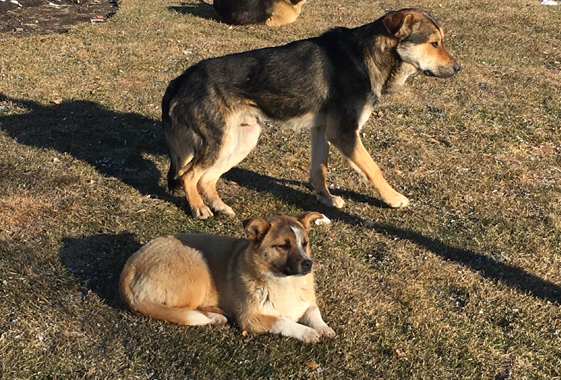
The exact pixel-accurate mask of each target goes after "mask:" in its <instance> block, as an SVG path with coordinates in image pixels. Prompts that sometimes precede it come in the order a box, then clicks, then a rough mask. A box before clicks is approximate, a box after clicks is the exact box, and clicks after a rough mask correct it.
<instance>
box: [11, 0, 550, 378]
mask: <svg viewBox="0 0 561 380" xmlns="http://www.w3.org/2000/svg"><path fill="white" fill-rule="evenodd" d="M411 5H414V4H412V3H408V2H404V1H397V0H396V1H382V2H371V1H366V0H347V1H346V2H344V3H341V2H338V1H334V0H325V1H324V2H321V4H320V2H318V1H309V2H308V3H307V4H306V5H305V6H304V10H303V13H302V15H301V18H300V19H299V20H298V21H297V22H296V23H295V24H293V25H289V26H286V27H281V28H277V29H270V28H266V27H261V26H251V27H232V28H230V27H229V26H227V25H224V24H220V23H217V22H216V21H215V20H213V19H212V9H211V8H210V5H208V4H199V3H193V4H190V5H184V6H183V7H182V6H181V4H179V3H174V2H172V1H170V0H156V1H138V0H125V1H124V2H123V3H122V4H121V8H120V10H119V12H118V13H117V14H116V15H115V16H114V17H113V18H112V19H110V21H109V22H107V23H105V24H102V25H95V26H92V25H81V26H78V27H76V28H74V29H73V30H71V31H70V32H69V33H67V34H65V35H49V36H36V37H27V38H22V39H4V40H0V51H2V54H1V55H0V94H2V96H3V97H2V98H0V127H1V128H2V130H1V131H0V152H2V153H1V160H0V194H1V195H0V274H1V277H2V279H1V283H0V297H1V302H0V315H2V318H0V374H1V375H0V376H1V377H2V378H5V379H15V378H18V379H19V378H22V379H27V378H39V379H55V378H56V379H61V378H87V379H119V378H122V379H129V378H139V379H156V378H157V379H172V378H173V379H179V378H189V379H233V378H239V379H241V378H275V379H285V378H317V379H320V378H326V379H346V378H359V379H370V378H387V379H404V378H411V379H459V378H461V379H523V378H526V379H555V378H557V379H558V378H560V376H561V350H560V348H559V347H561V334H560V333H559V330H560V328H561V326H560V320H561V306H560V303H561V274H560V273H561V250H560V248H559V247H560V244H561V191H560V190H561V169H560V167H561V158H560V157H561V130H560V118H561V98H560V92H561V84H560V83H561V82H560V79H561V73H560V70H561V31H560V29H559V26H558V25H559V20H560V16H561V13H560V10H559V9H558V7H547V6H543V5H540V2H539V1H538V0H536V1H532V2H528V1H522V0H511V1H508V2H498V1H491V0H486V1H484V0H475V1H470V2H461V1H455V0H454V1H453V0H449V1H448V0H444V1H432V0H426V1H424V2H422V3H419V4H417V5H421V6H423V7H425V8H428V9H430V10H431V11H432V12H433V13H434V14H435V15H436V16H437V17H438V18H439V19H440V21H441V22H442V24H443V26H444V29H445V31H446V33H447V41H446V44H447V46H448V47H449V49H450V51H451V52H453V53H454V54H455V55H456V56H457V58H458V59H459V60H460V61H461V62H462V63H463V65H464V70H463V71H462V73H461V74H460V75H459V76H457V77H455V78H453V79H449V80H436V79H432V78H424V77H418V78H417V79H415V80H414V81H413V82H412V84H411V87H410V89H409V90H408V91H406V92H405V93H404V94H401V95H399V96H393V97H389V98H385V99H384V100H383V101H382V102H381V103H380V105H379V107H378V108H377V112H376V113H375V115H374V116H373V117H372V118H371V120H370V122H369V123H368V125H367V126H366V128H365V129H364V131H363V132H364V142H365V145H366V146H367V148H368V149H369V151H370V152H372V155H373V156H374V158H375V159H376V160H377V161H378V162H379V163H380V165H381V167H382V168H383V170H384V172H385V173H386V176H387V178H388V180H389V181H390V183H392V184H394V185H396V186H397V187H398V188H399V189H400V190H401V191H403V192H404V193H405V194H406V195H408V196H409V197H410V198H411V199H412V205H411V207H409V208H408V209H405V210H392V209H388V208H385V207H383V206H382V205H381V203H380V202H379V201H377V197H376V194H375V193H374V192H373V191H372V190H371V189H370V187H368V186H367V185H366V184H365V183H364V182H363V181H362V180H361V179H360V178H359V176H358V175H357V174H356V173H355V172H354V171H353V170H352V169H350V168H349V167H348V165H346V163H345V162H344V161H343V160H342V159H341V158H340V156H339V155H338V154H337V153H336V152H332V156H331V157H332V159H331V170H330V182H331V183H333V185H334V188H335V191H336V192H338V193H340V194H341V195H342V196H343V197H345V198H346V199H347V201H348V206H347V207H346V208H345V209H344V210H341V211H336V210H332V209H328V208H325V207H322V206H319V205H318V204H317V203H316V201H315V199H314V196H313V194H312V191H311V190H310V188H309V186H308V185H307V183H306V181H307V170H308V165H309V164H308V163H309V142H308V135H307V134H306V133H302V134H294V133H292V132H289V131H283V130H278V129H276V128H267V129H266V130H265V131H264V134H263V136H262V138H261V140H260V144H259V146H258V147H257V148H256V150H255V152H253V153H252V154H251V155H250V156H249V157H248V158H247V159H246V160H245V161H244V162H243V163H242V164H241V165H240V166H239V168H237V169H234V170H232V171H231V172H230V173H228V174H227V175H225V178H224V179H223V180H222V181H221V182H220V184H219V191H221V193H222V194H223V195H224V200H225V201H226V202H227V203H228V204H230V205H232V207H233V208H234V210H235V211H236V212H237V214H238V216H237V217H236V218H233V219H226V218H217V219H213V220H209V221H205V222H203V221H198V220H193V219H192V218H190V217H189V216H187V215H186V214H185V212H186V206H185V201H184V199H183V196H182V194H179V193H178V194H168V193H167V192H166V191H165V190H164V182H165V181H164V177H165V173H166V171H167V167H168V160H167V157H166V155H165V147H164V145H163V143H162V137H161V134H160V126H159V118H160V109H159V103H160V100H161V97H162V94H163V91H164V90H165V87H166V86H167V83H168V82H169V81H170V80H171V79H172V78H174V77H175V76H177V75H178V74H179V73H180V72H181V71H183V70H184V69H185V68H186V67H188V66H189V65H191V64H193V63H196V62H197V61H199V60H200V59H203V58H206V57H212V56H217V55H222V54H226V53H231V52H237V51H241V50H245V49H250V48H256V47H263V46H271V45H277V44H282V43H285V42H288V41H292V40H295V39H299V38H305V37H308V36H313V35H317V34H319V33H321V32H322V31H324V30H326V29H327V28H329V27H332V26H335V25H344V26H357V25H360V24H363V23H366V22H369V21H372V20H374V19H376V18H378V17H379V16H381V15H382V14H383V13H384V12H385V11H386V10H388V9H397V8H401V7H405V6H411ZM171 7H180V8H179V10H180V11H182V12H177V11H174V10H173V9H171ZM302 210H320V211H322V212H324V213H326V214H327V215H328V216H329V217H330V218H332V219H333V220H334V223H333V224H332V225H331V226H329V227H320V228H316V229H315V230H314V231H313V232H312V242H313V246H314V247H315V253H316V258H317V267H316V269H317V274H318V276H317V290H318V294H319V297H320V307H321V309H322V311H323V314H324V317H325V320H326V321H327V322H328V323H329V324H330V325H331V326H332V327H333V328H334V329H335V330H336V332H337V333H338V337H337V338H336V339H335V340H333V341H324V342H321V343H320V344H317V345H314V346H304V345H302V344H300V343H299V342H296V341H294V340H290V339H285V338H281V337H278V336H271V335H263V336H251V335H248V336H243V335H242V334H241V331H240V330H239V329H237V328H236V327H229V326H227V327H223V328H217V329H206V328H184V327H179V326H174V325H170V324H165V323H160V322H157V321H151V320H148V319H145V318H141V317H137V316H134V315H132V314H130V313H129V312H128V311H126V310H123V309H122V306H121V304H120V302H119V300H118V294H117V290H116V281H117V277H118V274H119V272H120V269H121V267H122V265H123V263H124V261H125V260H126V258H127V257H128V256H129V255H130V254H131V253H132V252H134V251H135V250H136V249H138V247H139V246H140V244H142V243H143V242H145V241H147V240H149V239H151V238H154V237H156V236H159V235H161V234H167V233H179V232H187V231H195V232H209V233H216V234H223V235H233V236H242V228H241V220H243V219H245V218H248V217H252V216H258V215H270V214H296V213H298V212H301V211H302Z"/></svg>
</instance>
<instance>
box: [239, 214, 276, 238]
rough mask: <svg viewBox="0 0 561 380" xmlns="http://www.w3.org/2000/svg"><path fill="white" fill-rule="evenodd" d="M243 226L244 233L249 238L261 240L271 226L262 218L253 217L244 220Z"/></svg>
mask: <svg viewBox="0 0 561 380" xmlns="http://www.w3.org/2000/svg"><path fill="white" fill-rule="evenodd" d="M243 228H245V233H246V234H247V238H248V239H249V240H256V241H260V240H262V239H263V238H264V237H265V235H266V234H267V231H269V228H271V223H269V222H267V221H266V220H265V219H263V218H255V219H248V220H244V222H243Z"/></svg>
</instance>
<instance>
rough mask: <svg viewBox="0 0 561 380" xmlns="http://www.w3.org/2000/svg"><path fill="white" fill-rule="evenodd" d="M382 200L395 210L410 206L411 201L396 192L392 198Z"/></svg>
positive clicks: (387, 197)
mask: <svg viewBox="0 0 561 380" xmlns="http://www.w3.org/2000/svg"><path fill="white" fill-rule="evenodd" d="M382 199H383V200H384V202H386V204H387V205H388V206H390V207H393V208H401V207H407V206H408V205H409V199H407V198H406V197H405V196H403V195H401V194H399V193H398V192H395V193H394V194H392V195H391V196H386V197H382Z"/></svg>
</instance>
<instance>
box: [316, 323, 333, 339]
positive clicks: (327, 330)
mask: <svg viewBox="0 0 561 380" xmlns="http://www.w3.org/2000/svg"><path fill="white" fill-rule="evenodd" d="M317 331H318V332H319V333H320V335H321V336H324V337H326V338H333V337H334V336H335V335H336V334H335V331H334V330H333V329H332V328H331V327H329V326H327V325H325V326H322V327H320V328H318V329H317Z"/></svg>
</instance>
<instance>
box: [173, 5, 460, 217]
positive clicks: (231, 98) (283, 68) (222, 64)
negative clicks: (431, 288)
mask: <svg viewBox="0 0 561 380" xmlns="http://www.w3.org/2000/svg"><path fill="white" fill-rule="evenodd" d="M443 39H444V33H443V31H442V28H441V27H440V26H439V24H438V23H437V22H436V21H435V20H434V18H433V17H431V16H430V15H429V14H428V13H427V12H426V11H424V10H422V9H402V10H400V11H396V12H390V13H388V14H386V15H385V16H383V17H381V18H380V19H378V20H376V21H374V22H372V23H370V24H366V25H363V26H360V27H357V28H354V29H348V28H335V29H332V30H329V31H327V32H325V33H324V34H322V35H320V36H318V37H314V38H310V39H306V40H299V41H294V42H292V43H289V44H287V45H283V46H277V47H270V48H263V49H258V50H250V51H246V52H242V53H237V54H231V55H226V56H223V57H216V58H210V59H205V60H203V61H201V62H199V63H197V64H195V65H193V66H191V67H190V68H188V69H187V70H186V71H185V72H184V73H183V74H181V75H180V76H179V77H177V78H176V79H174V80H172V81H171V82H170V84H169V86H168V88H167V90H166V92H165V95H164V97H163V100H162V122H163V131H164V136H165V140H166V143H167V146H168V149H169V156H170V161H171V165H170V170H169V173H168V186H169V188H170V189H174V188H177V187H179V186H182V187H183V190H184V191H185V196H186V198H187V201H188V203H189V206H190V208H191V212H192V214H193V216H195V217H197V218H201V219H205V218H208V217H210V216H212V215H213V212H212V211H214V212H218V213H223V214H226V215H234V211H233V210H232V208H231V207H229V206H228V205H226V204H225V203H224V202H223V201H222V199H220V196H219V195H218V193H217V191H216V187H215V185H216V182H217V180H218V179H219V178H220V176H221V175H222V174H224V173H225V172H227V171H228V170H230V169H231V168H232V167H234V166H235V165H237V164H238V163H239V162H241V161H242V160H243V159H244V158H245V157H246V156H247V155H248V154H249V152H250V151H251V150H252V149H253V148H254V147H255V146H256V145H257V140H258V137H259V135H260V132H261V129H262V126H263V123H264V120H273V121H276V122H278V123H279V124H281V125H283V126H286V127H288V128H292V129H295V130H299V129H302V128H307V129H310V131H311V140H312V154H311V156H312V157H311V169H310V182H311V184H312V186H313V188H314V190H315V192H316V194H317V198H318V200H319V201H320V202H322V203H324V204H326V205H329V206H334V207H338V208H340V207H343V205H344V201H343V199H341V198H340V197H338V196H334V195H332V194H331V193H330V192H329V189H328V186H327V183H326V176H327V162H328V156H329V145H330V144H331V145H334V146H335V147H336V148H337V149H338V150H339V152H341V153H342V154H343V156H344V157H345V158H346V159H347V160H348V161H349V162H350V164H351V165H352V166H353V167H354V168H355V169H356V170H357V171H358V172H359V173H360V174H362V175H363V176H364V177H366V179H367V180H368V181H369V182H370V184H371V185H372V186H373V187H374V188H375V189H376V190H377V192H378V193H379V194H380V196H381V198H382V200H383V201H384V202H385V203H386V204H388V205H389V206H391V207H405V206H407V205H408V204H409V200H408V199H407V198H406V197H405V196H403V195H402V194H400V193H398V192H397V191H395V190H394V189H393V188H392V187H391V186H390V185H389V184H388V183H387V181H386V180H385V179H384V177H383V175H382V172H381V170H380V168H379V166H378V165H377V164H376V163H375V162H374V160H373V159H372V157H371V156H370V154H369V153H368V152H367V151H366V149H365V148H364V146H363V144H362V141H361V138H360V134H359V132H360V129H361V128H362V126H363V125H364V123H366V121H367V120H368V118H369V117H370V114H371V113H372V110H373V107H374V105H375V104H376V102H377V101H378V99H379V98H380V96H381V95H383V94H387V93H394V92H397V91H399V89H400V88H402V87H403V86H404V84H405V82H406V80H407V79H408V78H409V77H411V76H412V75H414V74H416V73H418V72H422V73H424V74H425V75H428V76H434V77H439V78H448V77H451V76H453V75H455V74H456V73H458V72H459V71H460V69H461V66H460V64H459V63H458V62H456V60H455V59H454V58H453V57H452V56H451V55H450V53H448V51H447V50H446V49H445V48H444V45H443ZM203 199H204V200H203ZM205 202H206V203H205ZM211 210H212V211H211Z"/></svg>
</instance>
